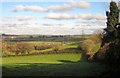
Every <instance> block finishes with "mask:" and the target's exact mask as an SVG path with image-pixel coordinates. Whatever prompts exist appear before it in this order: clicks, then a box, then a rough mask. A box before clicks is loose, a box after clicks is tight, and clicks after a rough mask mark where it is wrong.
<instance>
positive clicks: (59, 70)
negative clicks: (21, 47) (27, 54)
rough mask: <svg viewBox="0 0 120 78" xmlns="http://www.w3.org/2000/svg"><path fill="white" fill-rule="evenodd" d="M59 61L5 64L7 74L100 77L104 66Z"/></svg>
mask: <svg viewBox="0 0 120 78" xmlns="http://www.w3.org/2000/svg"><path fill="white" fill-rule="evenodd" d="M57 61H58V62H59V63H16V64H12V65H4V66H3V67H2V68H3V72H2V73H3V77H5V76H80V77H99V76H100V75H101V72H103V70H104V66H102V65H99V64H98V63H91V62H87V61H85V59H84V58H83V57H82V58H81V61H77V62H74V61H71V60H57Z"/></svg>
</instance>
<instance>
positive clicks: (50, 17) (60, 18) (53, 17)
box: [45, 13, 75, 20]
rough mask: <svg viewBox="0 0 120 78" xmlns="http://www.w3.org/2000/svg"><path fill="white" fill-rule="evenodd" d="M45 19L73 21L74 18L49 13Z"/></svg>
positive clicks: (67, 15)
mask: <svg viewBox="0 0 120 78" xmlns="http://www.w3.org/2000/svg"><path fill="white" fill-rule="evenodd" d="M45 18H47V19H56V20H62V19H65V20H67V19H74V18H75V17H74V16H72V15H70V14H64V13H63V14H60V13H51V14H49V15H48V16H46V17H45Z"/></svg>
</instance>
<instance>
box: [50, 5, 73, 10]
mask: <svg viewBox="0 0 120 78" xmlns="http://www.w3.org/2000/svg"><path fill="white" fill-rule="evenodd" d="M48 9H49V10H52V11H68V10H73V7H72V6H71V5H68V4H64V5H53V6H49V7H48Z"/></svg>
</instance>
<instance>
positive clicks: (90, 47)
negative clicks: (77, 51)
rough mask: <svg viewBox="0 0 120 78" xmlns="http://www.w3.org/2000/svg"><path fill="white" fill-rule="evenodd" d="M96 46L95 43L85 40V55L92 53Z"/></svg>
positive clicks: (83, 44)
mask: <svg viewBox="0 0 120 78" xmlns="http://www.w3.org/2000/svg"><path fill="white" fill-rule="evenodd" d="M94 46H95V44H94V41H92V40H85V41H84V42H83V43H82V45H81V49H82V50H83V51H84V52H85V54H87V53H92V50H93V48H94Z"/></svg>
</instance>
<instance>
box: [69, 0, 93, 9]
mask: <svg viewBox="0 0 120 78" xmlns="http://www.w3.org/2000/svg"><path fill="white" fill-rule="evenodd" d="M70 2H71V4H72V5H73V6H75V7H78V8H81V9H89V8H90V7H91V4H90V2H85V1H79V2H78V1H75V0H71V1H70Z"/></svg>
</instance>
